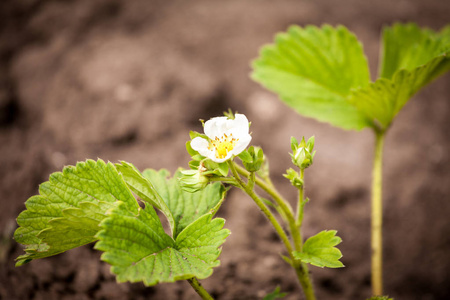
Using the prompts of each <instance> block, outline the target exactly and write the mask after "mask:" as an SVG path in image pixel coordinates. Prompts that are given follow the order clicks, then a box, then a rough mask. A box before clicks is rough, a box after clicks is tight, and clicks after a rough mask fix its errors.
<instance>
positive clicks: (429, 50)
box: [349, 24, 450, 130]
mask: <svg viewBox="0 0 450 300" xmlns="http://www.w3.org/2000/svg"><path fill="white" fill-rule="evenodd" d="M383 38H384V48H383V59H382V63H381V67H380V68H381V78H379V79H378V80H377V81H376V82H374V83H371V84H370V85H369V86H367V87H364V88H359V89H355V90H354V91H352V93H351V95H350V96H349V101H350V102H351V103H352V104H353V105H355V106H356V107H357V108H358V109H359V110H360V111H361V112H362V113H364V114H365V115H366V117H367V118H368V119H370V120H371V121H372V122H373V123H374V124H377V125H378V127H379V129H381V130H386V129H387V128H388V127H389V125H390V124H391V123H392V121H393V120H394V118H395V116H396V115H397V114H398V112H399V111H400V110H401V109H402V108H403V106H404V105H405V104H406V103H407V102H408V101H409V99H411V97H412V96H413V95H414V94H415V93H416V92H418V91H419V90H420V88H422V87H423V86H425V85H426V84H428V83H429V82H430V81H432V80H433V79H435V78H436V77H438V76H439V75H441V74H443V73H444V72H446V71H448V70H450V57H449V55H450V52H449V51H450V26H448V27H446V28H445V29H443V30H442V31H441V32H440V33H436V32H433V31H431V30H428V29H420V28H419V27H418V26H417V25H415V24H406V25H402V24H396V25H394V26H392V27H388V28H386V29H385V30H384V36H383Z"/></svg>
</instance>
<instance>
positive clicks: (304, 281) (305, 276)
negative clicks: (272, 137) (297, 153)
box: [229, 162, 316, 300]
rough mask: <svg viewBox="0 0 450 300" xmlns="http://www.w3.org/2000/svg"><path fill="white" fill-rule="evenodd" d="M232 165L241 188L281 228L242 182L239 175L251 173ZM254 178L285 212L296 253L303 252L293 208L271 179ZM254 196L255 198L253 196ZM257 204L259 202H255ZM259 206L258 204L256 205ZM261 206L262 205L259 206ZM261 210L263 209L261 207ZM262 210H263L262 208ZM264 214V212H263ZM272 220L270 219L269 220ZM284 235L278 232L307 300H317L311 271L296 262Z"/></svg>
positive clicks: (254, 195)
mask: <svg viewBox="0 0 450 300" xmlns="http://www.w3.org/2000/svg"><path fill="white" fill-rule="evenodd" d="M229 165H230V169H231V171H232V173H233V176H234V177H235V178H236V180H237V181H238V182H239V181H240V182H241V186H242V189H243V190H244V191H245V192H246V193H247V194H248V195H249V196H250V197H252V199H253V200H255V198H254V197H256V198H257V199H258V201H259V202H260V203H261V205H262V206H263V207H264V209H265V210H267V212H268V213H269V214H270V215H271V216H272V218H273V219H274V220H275V222H276V224H277V226H279V223H278V222H277V221H276V219H275V218H274V217H273V215H272V213H271V212H270V211H269V210H268V209H267V207H266V206H265V205H264V204H263V203H262V201H261V200H259V197H258V196H257V195H256V194H255V192H253V189H251V190H249V189H248V187H247V186H246V185H245V183H243V182H242V180H241V179H240V177H239V174H241V175H244V176H246V177H248V176H249V172H248V171H247V170H245V169H244V168H242V167H240V166H238V165H236V164H234V163H232V162H229ZM249 178H252V179H253V180H255V183H256V184H257V185H258V186H259V187H260V188H262V189H263V190H264V191H265V192H266V193H267V194H269V195H270V196H271V197H272V199H273V200H274V201H275V202H276V203H277V204H278V205H279V207H280V208H281V209H282V210H283V212H284V214H285V216H286V218H287V220H288V224H289V230H290V232H291V235H292V238H293V240H294V247H295V250H296V251H301V249H302V246H303V241H302V235H301V232H300V229H299V227H297V225H296V222H295V218H294V214H293V212H292V208H291V206H290V205H289V203H288V202H287V201H286V200H285V199H284V198H283V197H282V196H281V195H280V194H279V193H278V192H277V191H276V189H275V187H274V186H273V184H272V182H271V181H270V179H268V180H267V181H263V180H261V179H260V178H258V177H255V176H253V177H249ZM252 194H253V196H252ZM255 202H257V200H255ZM256 204H257V205H258V203H256ZM258 206H260V205H258ZM260 208H261V207H260ZM261 210H263V209H262V208H261ZM263 212H264V210H263ZM266 216H267V217H268V215H267V214H266ZM268 218H269V217H268ZM269 220H270V218H269ZM272 225H273V226H274V227H275V230H277V229H276V225H275V224H274V223H273V222H272ZM280 228H281V226H280ZM281 232H282V235H281V234H280V232H279V231H278V230H277V233H278V234H279V235H280V238H281V239H282V241H283V243H284V244H285V246H286V249H287V250H288V253H289V257H290V258H291V261H292V266H293V267H294V269H295V272H296V274H297V278H298V280H299V282H300V284H301V286H302V288H303V293H304V294H305V297H306V299H307V300H315V299H316V296H315V295H314V289H313V285H312V282H311V278H310V276H309V270H308V266H307V265H306V264H304V263H301V262H299V261H298V260H295V259H294V257H293V254H292V246H291V244H290V242H289V239H288V238H287V236H286V234H285V232H284V230H282V229H281Z"/></svg>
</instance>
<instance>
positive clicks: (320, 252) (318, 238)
mask: <svg viewBox="0 0 450 300" xmlns="http://www.w3.org/2000/svg"><path fill="white" fill-rule="evenodd" d="M336 233H337V231H336V230H328V231H327V230H324V231H321V232H319V233H318V234H316V235H315V236H312V237H310V238H309V239H307V240H306V242H305V244H304V245H303V250H302V252H298V251H294V252H293V254H294V257H295V258H296V259H299V260H301V261H302V262H305V263H309V264H312V265H314V266H317V267H322V268H323V267H328V268H341V267H343V266H344V265H343V264H342V263H341V262H340V261H339V259H340V258H341V257H342V253H341V251H340V250H339V249H338V248H336V247H334V246H336V245H338V244H339V243H340V242H341V241H342V240H341V238H340V237H338V236H336Z"/></svg>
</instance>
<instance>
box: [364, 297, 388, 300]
mask: <svg viewBox="0 0 450 300" xmlns="http://www.w3.org/2000/svg"><path fill="white" fill-rule="evenodd" d="M367 300H394V298H389V296H373V297H370V298H369V299H367Z"/></svg>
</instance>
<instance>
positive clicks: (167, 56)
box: [0, 0, 450, 300]
mask: <svg viewBox="0 0 450 300" xmlns="http://www.w3.org/2000/svg"><path fill="white" fill-rule="evenodd" d="M449 15H450V3H449V2H448V1H441V0H433V1H420V0H416V1H406V0H399V1H389V0H381V1H356V0H342V1H325V0H318V1H306V0H305V1H285V0H282V1H266V0H259V1H256V0H246V1H242V0H241V1H238V0H229V1H206V0H203V1H197V0H196V1H142V0H141V1H114V0H113V1H111V0H110V1H106V0H98V1H89V0H81V1H38V0H26V1H13V0H3V1H1V2H0V145H1V147H0V166H1V168H0V204H1V209H0V237H1V238H0V299H5V300H10V299H12V300H15V299H17V300H22V299H46V300H50V299H64V300H68V299H108V300H112V299H196V295H195V294H194V292H193V291H192V289H191V288H190V287H189V285H188V284H187V283H186V282H178V283H173V284H162V285H158V286H155V287H149V288H146V287H144V286H143V285H142V284H129V283H123V284H116V282H115V278H114V276H113V275H111V274H110V272H109V266H108V265H107V264H105V263H103V262H100V260H99V257H100V253H99V252H98V251H95V250H93V249H92V246H91V245H90V246H85V247H81V248H78V249H74V250H71V251H68V252H67V253H64V254H61V255H58V256H55V257H52V258H48V259H42V260H37V261H33V262H32V263H30V264H28V265H25V266H23V267H20V268H15V267H14V258H15V257H17V256H18V255H19V254H21V252H22V248H21V246H20V245H17V244H16V243H15V242H14V241H12V240H11V235H12V232H13V231H14V229H15V227H16V223H15V218H16V217H17V215H18V214H19V213H20V212H21V211H22V210H23V209H24V208H25V206H24V202H25V200H26V199H27V198H28V197H30V196H32V195H34V194H36V193H37V192H38V185H39V183H41V182H43V181H45V180H47V178H48V175H49V174H50V173H51V172H54V171H59V170H61V169H62V167H63V166H64V165H73V164H75V163H76V162H77V161H83V160H85V159H87V158H92V159H96V158H97V157H100V158H102V159H104V160H109V161H112V162H117V161H118V160H126V161H129V162H131V163H133V164H135V165H136V166H137V167H138V168H140V169H141V170H142V169H144V168H147V167H150V168H154V169H159V168H167V169H169V170H170V171H172V172H173V171H175V170H176V168H177V167H178V166H184V167H187V162H188V160H189V157H188V155H187V153H186V152H185V149H184V144H185V142H186V140H187V139H188V132H189V130H198V131H200V130H201V126H200V122H198V120H199V119H208V118H210V117H213V116H217V115H220V114H221V113H222V112H223V111H225V110H227V109H228V108H231V109H233V110H235V111H236V110H237V111H239V112H242V113H245V114H246V115H247V116H248V118H249V119H250V120H251V121H252V131H253V141H252V144H253V145H261V146H262V147H263V149H264V150H265V153H266V155H267V156H268V158H269V160H270V162H271V168H272V174H273V180H274V182H275V183H276V184H277V186H278V187H279V188H280V190H281V191H282V193H283V194H284V195H285V196H286V197H288V198H289V199H291V200H292V201H294V200H295V193H294V191H293V190H292V189H291V188H290V186H289V184H288V182H287V181H286V180H285V179H284V178H283V177H282V176H281V174H282V173H283V172H284V171H285V169H286V168H288V167H290V158H289V155H288V154H287V153H288V152H289V149H290V147H289V138H290V137H291V136H296V137H300V136H302V135H305V136H307V137H308V136H311V135H315V136H316V148H317V150H318V153H317V156H316V159H315V164H314V166H313V167H312V168H311V169H309V170H308V171H307V174H306V184H307V191H306V192H307V196H308V197H309V198H311V202H310V203H309V204H308V205H307V207H306V214H307V215H306V219H305V227H304V233H305V236H310V235H313V234H315V233H317V232H319V231H321V230H323V229H337V230H338V232H339V235H340V236H341V237H342V238H343V243H342V244H341V245H340V249H341V250H342V252H343V254H344V257H343V262H344V264H345V265H346V267H345V268H343V269H334V270H330V269H319V268H315V267H311V271H312V275H313V278H314V284H315V288H316V291H317V294H318V298H319V299H366V298H367V297H368V296H369V295H370V261H369V256H370V249H369V224H370V218H369V214H370V211H369V206H370V201H369V200H370V199H369V198H370V192H369V186H370V170H371V163H372V162H371V160H372V146H373V136H372V134H371V132H369V131H368V130H366V131H362V132H344V131H341V130H339V129H336V128H333V127H331V126H329V125H327V124H322V123H318V122H316V121H314V120H311V119H306V118H303V117H300V116H299V115H297V114H295V113H294V112H293V111H291V110H289V109H288V108H287V107H285V106H284V105H283V104H282V103H281V102H280V101H278V100H277V98H276V97H275V96H274V95H272V94H271V93H269V92H267V91H265V90H264V89H263V88H261V87H260V86H258V85H257V84H256V83H254V82H252V81H251V80H250V79H249V77H248V74H249V72H250V67H249V62H250V61H251V59H253V58H255V57H256V56H257V54H258V49H259V48H260V46H261V45H263V44H265V43H269V42H271V41H272V40H273V36H274V34H275V33H276V32H279V31H283V30H285V29H286V28H287V27H288V26H289V25H291V24H298V25H301V26H303V25H307V24H315V25H321V24H324V23H329V24H332V25H337V24H343V25H345V26H347V27H348V28H349V29H350V30H351V31H353V32H355V33H356V35H357V36H358V38H359V39H360V40H361V41H362V42H363V44H364V47H365V51H366V54H367V56H368V58H369V62H370V65H371V70H372V73H373V75H374V76H375V71H376V66H377V57H378V48H379V36H380V30H381V28H382V27H383V26H384V25H388V24H392V23H393V22H396V21H401V22H407V21H414V22H417V23H419V24H420V25H421V26H427V27H430V28H433V29H439V28H441V27H442V26H444V25H445V24H446V22H449V21H450V19H449V18H448V16H449ZM449 79H450V77H449V75H446V76H444V77H443V78H440V79H439V80H437V81H436V82H434V83H433V84H432V85H431V86H429V87H427V88H426V89H425V90H423V91H422V92H421V93H420V94H418V95H416V96H415V97H414V99H413V100H412V101H411V102H410V103H409V104H408V105H407V106H406V107H405V109H404V110H403V111H402V112H401V113H400V115H399V116H398V118H397V120H396V122H395V124H394V126H393V128H392V129H391V131H390V132H389V134H388V137H387V141H386V151H385V160H384V204H385V210H384V212H385V217H384V230H385V236H384V242H385V244H384V255H385V257H384V267H385V269H384V274H385V290H386V293H388V294H389V295H391V296H393V297H395V298H396V299H450V255H449V249H450V224H449V215H450V204H449V201H448V200H449V195H450V184H449V182H450V181H449V178H450V168H449V164H450V157H449V145H450V131H449V119H450V102H449V100H450V97H449V96H450V84H449ZM219 215H220V216H221V217H224V218H226V220H227V223H226V227H227V228H229V229H230V230H231V231H232V235H231V236H230V237H229V238H228V239H227V241H226V243H225V244H224V247H223V252H222V255H221V257H220V260H221V266H220V267H218V268H216V269H215V272H214V274H213V276H211V277H210V278H208V279H206V280H203V281H202V282H203V284H204V286H205V287H206V289H207V290H208V291H210V292H211V293H212V294H213V295H214V296H215V297H216V298H217V299H261V298H262V297H263V296H264V295H265V294H266V293H268V292H270V291H272V290H273V289H274V288H275V287H276V286H277V285H280V286H281V290H282V291H285V292H288V293H289V296H288V297H286V299H299V298H300V296H299V295H300V289H299V287H298V284H297V283H296V281H295V276H294V273H293V272H292V271H291V270H290V268H289V267H288V265H286V264H285V263H284V262H283V261H282V259H281V258H280V257H279V253H283V247H282V245H281V243H280V242H279V240H278V239H277V237H276V235H275V234H274V232H273V229H272V228H271V226H270V225H269V224H268V223H267V222H266V220H265V219H264V217H263V216H262V215H261V214H260V212H259V211H258V209H257V207H256V206H255V205H254V204H253V203H252V202H251V201H250V200H249V199H248V198H246V197H245V196H244V195H243V194H242V193H241V192H239V191H235V190H232V191H231V192H230V193H229V196H228V198H227V200H226V202H225V204H224V205H223V207H222V208H221V211H220V213H219Z"/></svg>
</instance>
